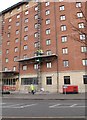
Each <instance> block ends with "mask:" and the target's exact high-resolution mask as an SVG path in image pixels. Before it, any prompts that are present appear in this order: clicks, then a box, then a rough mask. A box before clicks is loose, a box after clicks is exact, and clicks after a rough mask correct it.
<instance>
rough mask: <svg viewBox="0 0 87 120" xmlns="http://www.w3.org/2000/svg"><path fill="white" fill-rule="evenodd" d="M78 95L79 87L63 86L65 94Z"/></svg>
mask: <svg viewBox="0 0 87 120" xmlns="http://www.w3.org/2000/svg"><path fill="white" fill-rule="evenodd" d="M68 93H69V94H73V93H74V94H76V93H78V86H77V85H63V94H68Z"/></svg>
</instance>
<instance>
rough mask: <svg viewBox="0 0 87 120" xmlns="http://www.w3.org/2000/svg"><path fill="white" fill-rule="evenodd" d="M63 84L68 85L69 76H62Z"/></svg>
mask: <svg viewBox="0 0 87 120" xmlns="http://www.w3.org/2000/svg"><path fill="white" fill-rule="evenodd" d="M64 84H70V76H64Z"/></svg>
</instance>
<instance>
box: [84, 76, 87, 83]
mask: <svg viewBox="0 0 87 120" xmlns="http://www.w3.org/2000/svg"><path fill="white" fill-rule="evenodd" d="M83 83H84V84H87V75H83Z"/></svg>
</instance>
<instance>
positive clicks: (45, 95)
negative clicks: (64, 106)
mask: <svg viewBox="0 0 87 120" xmlns="http://www.w3.org/2000/svg"><path fill="white" fill-rule="evenodd" d="M2 98H3V99H28V100H87V97H86V94H85V93H78V94H62V93H49V92H36V93H35V94H34V95H32V94H31V93H26V92H18V91H16V92H11V94H3V95H2Z"/></svg>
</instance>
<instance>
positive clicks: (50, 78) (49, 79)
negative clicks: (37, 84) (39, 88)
mask: <svg viewBox="0 0 87 120" xmlns="http://www.w3.org/2000/svg"><path fill="white" fill-rule="evenodd" d="M46 84H47V85H52V77H46Z"/></svg>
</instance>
